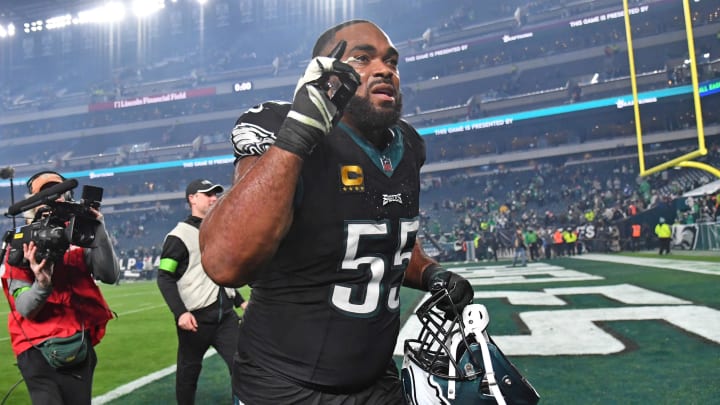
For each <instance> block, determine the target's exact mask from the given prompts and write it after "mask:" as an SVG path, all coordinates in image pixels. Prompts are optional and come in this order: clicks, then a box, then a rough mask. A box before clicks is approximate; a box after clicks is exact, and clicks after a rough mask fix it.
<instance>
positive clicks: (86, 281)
mask: <svg viewBox="0 0 720 405" xmlns="http://www.w3.org/2000/svg"><path fill="white" fill-rule="evenodd" d="M63 181H65V178H64V177H63V176H62V175H60V174H59V173H56V172H51V171H48V172H40V173H37V174H35V175H34V176H32V177H31V178H30V180H28V182H27V186H28V191H29V192H30V194H36V193H38V192H40V191H42V190H44V189H46V188H48V187H50V186H52V185H55V184H58V183H61V182H63ZM71 199H72V193H71V192H68V193H66V195H64V196H61V197H60V198H58V200H57V201H59V202H64V201H69V200H71ZM44 210H45V208H43V207H39V208H38V210H37V213H38V215H41V213H42V212H43V211H44ZM90 211H91V212H92V213H93V214H94V215H95V217H96V218H97V219H98V220H99V221H100V224H99V226H98V227H97V229H96V233H95V235H96V236H95V237H96V239H95V240H96V243H97V247H95V248H91V249H89V248H81V247H77V246H70V248H69V249H68V250H67V251H66V252H65V254H64V255H63V257H62V260H59V261H58V262H56V263H53V262H51V261H48V260H47V259H43V260H41V261H40V262H39V263H38V261H37V260H36V258H35V254H36V253H37V246H35V243H34V242H30V243H28V244H24V245H23V253H24V257H25V259H26V260H27V261H28V263H29V267H28V268H23V267H15V266H11V265H9V264H8V263H7V259H6V261H5V273H4V274H3V276H2V278H3V280H2V281H3V290H4V291H5V295H6V297H7V299H8V302H9V303H10V315H9V316H8V329H9V330H10V339H11V341H12V348H13V352H15V355H16V356H17V364H18V367H19V368H20V372H21V373H22V376H23V379H24V380H25V384H26V385H27V388H28V391H29V393H30V399H31V400H32V402H33V404H36V405H54V404H58V405H61V404H66V405H82V404H87V405H90V402H91V396H92V381H93V374H94V371H95V366H96V365H97V357H96V355H95V350H94V348H93V346H95V345H97V344H98V343H100V340H101V339H102V338H103V336H105V326H106V325H107V322H108V321H109V320H110V319H112V317H113V315H112V312H111V311H110V309H109V308H108V305H107V302H105V299H104V298H103V296H102V294H101V292H100V289H99V288H98V286H97V285H96V284H95V280H94V278H93V276H94V277H95V278H97V279H99V280H100V281H102V282H104V283H107V284H114V283H115V281H116V280H117V278H118V275H119V274H120V266H119V265H118V261H117V258H116V256H115V252H114V251H113V248H112V244H111V243H110V238H109V237H108V234H107V231H106V230H105V225H104V223H103V216H102V214H100V212H99V211H97V210H95V209H93V208H90ZM76 334H80V335H78V336H80V339H79V341H80V342H82V344H83V345H85V346H84V347H85V349H86V350H85V351H80V350H77V351H76V350H73V352H72V353H78V354H77V355H75V356H71V357H68V359H69V358H72V357H74V360H73V364H72V365H69V366H60V367H59V368H55V367H53V366H52V365H51V364H50V363H49V361H48V360H46V359H45V357H43V354H42V353H41V351H40V350H41V346H43V342H45V341H47V340H48V339H50V338H65V337H70V336H73V335H76ZM81 353H82V354H83V355H81ZM82 357H84V359H83V358H82ZM56 366H58V365H56Z"/></svg>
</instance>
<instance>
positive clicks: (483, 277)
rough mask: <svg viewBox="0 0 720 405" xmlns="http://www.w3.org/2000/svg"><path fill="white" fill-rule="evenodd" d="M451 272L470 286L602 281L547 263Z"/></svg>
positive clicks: (471, 268) (455, 269) (479, 267)
mask: <svg viewBox="0 0 720 405" xmlns="http://www.w3.org/2000/svg"><path fill="white" fill-rule="evenodd" d="M451 270H452V271H453V272H456V273H458V274H460V275H462V276H463V277H465V278H466V279H467V280H468V281H469V282H470V284H472V285H499V284H527V283H548V282H558V281H560V282H566V281H592V280H602V279H603V277H600V276H596V275H593V274H588V273H583V272H581V271H577V270H572V269H566V268H563V267H560V266H555V265H552V264H547V263H530V264H529V265H528V266H527V267H505V266H472V267H455V268H452V269H451Z"/></svg>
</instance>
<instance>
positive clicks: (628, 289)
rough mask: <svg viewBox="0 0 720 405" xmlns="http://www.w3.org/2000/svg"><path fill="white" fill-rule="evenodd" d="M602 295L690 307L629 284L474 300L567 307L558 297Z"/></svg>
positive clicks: (483, 294) (486, 294)
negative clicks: (496, 300)
mask: <svg viewBox="0 0 720 405" xmlns="http://www.w3.org/2000/svg"><path fill="white" fill-rule="evenodd" d="M588 294H597V295H604V296H606V297H607V298H610V299H612V300H615V301H617V302H622V303H623V304H628V305H684V304H692V302H690V301H686V300H683V299H680V298H676V297H673V296H671V295H667V294H662V293H658V292H655V291H650V290H648V289H645V288H641V287H638V286H634V285H632V284H618V285H607V286H605V285H603V286H587V287H567V288H546V289H544V290H543V291H512V290H494V291H475V298H477V299H487V298H505V299H507V301H508V302H509V303H510V304H511V305H541V306H551V305H566V302H565V301H564V300H563V299H561V298H559V297H558V296H560V295H588Z"/></svg>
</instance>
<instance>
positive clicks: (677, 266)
mask: <svg viewBox="0 0 720 405" xmlns="http://www.w3.org/2000/svg"><path fill="white" fill-rule="evenodd" d="M666 257H667V256H666ZM573 258H574V259H582V260H597V261H601V262H611V263H622V264H632V265H636V266H646V267H657V268H660V269H668V270H680V271H688V272H691V273H701V274H714V275H716V276H720V264H719V263H713V262H703V261H695V260H673V259H667V258H662V259H660V258H657V259H653V258H649V257H628V256H615V255H610V254H585V255H580V256H573Z"/></svg>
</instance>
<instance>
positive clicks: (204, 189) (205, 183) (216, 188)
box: [185, 179, 225, 198]
mask: <svg viewBox="0 0 720 405" xmlns="http://www.w3.org/2000/svg"><path fill="white" fill-rule="evenodd" d="M224 190H225V189H224V188H223V186H221V185H219V184H215V183H213V182H212V181H210V180H205V179H197V180H193V181H191V182H190V184H188V186H187V188H186V189H185V198H188V196H190V195H192V194H196V193H222V192H223V191H224Z"/></svg>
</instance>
